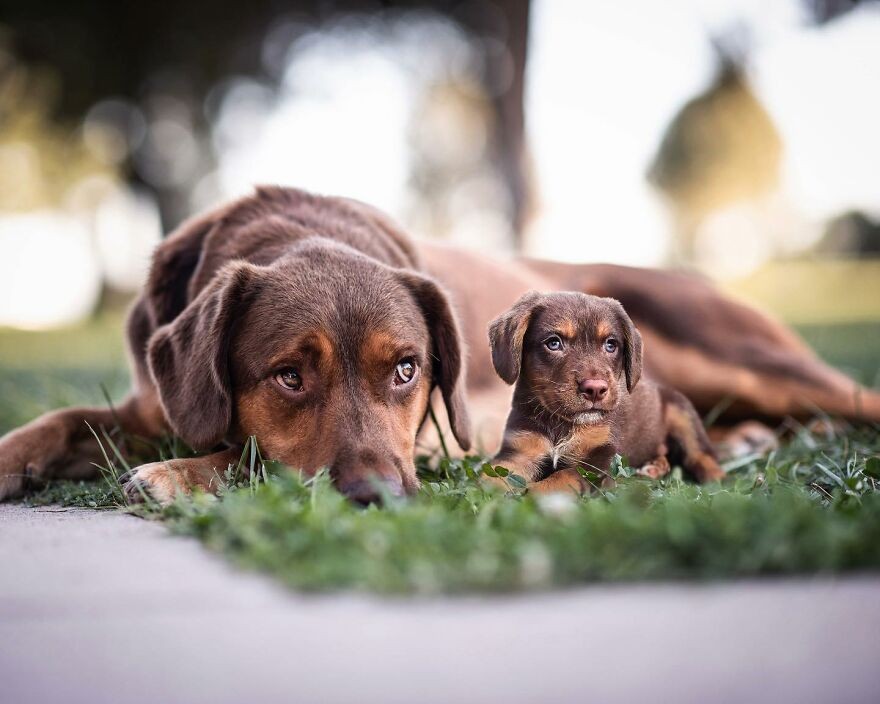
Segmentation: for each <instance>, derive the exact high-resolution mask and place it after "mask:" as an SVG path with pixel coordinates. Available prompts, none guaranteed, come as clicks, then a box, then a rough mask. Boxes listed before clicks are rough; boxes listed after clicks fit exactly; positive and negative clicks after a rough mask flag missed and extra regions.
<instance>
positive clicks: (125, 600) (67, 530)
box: [0, 505, 880, 704]
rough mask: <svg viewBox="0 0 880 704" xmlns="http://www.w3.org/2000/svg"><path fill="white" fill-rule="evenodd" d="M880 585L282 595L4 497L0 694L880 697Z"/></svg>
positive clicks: (146, 539)
mask: <svg viewBox="0 0 880 704" xmlns="http://www.w3.org/2000/svg"><path fill="white" fill-rule="evenodd" d="M878 658H880V579H878V578H876V577H873V578H870V579H869V578H861V579H846V580H840V581H799V582H776V583H772V582H760V583H755V582H751V583H740V584H734V585H726V586H675V585H660V586H636V587H597V588H586V589H578V590H572V591H568V592H562V593H553V594H545V595H540V596H529V597H517V598H512V597H499V598H492V599H489V598H468V599H436V600H405V599H404V600H390V599H377V598H371V597H362V596H353V595H341V596H324V597H308V596H302V595H297V594H290V593H287V592H285V591H283V590H281V589H280V588H278V587H276V586H275V585H274V584H272V583H271V582H269V581H266V580H264V579H262V578H260V577H257V576H253V575H245V574H241V573H238V572H236V571H235V570H234V569H232V568H230V567H228V566H227V565H226V563H225V562H223V561H222V560H220V559H219V558H216V557H213V556H211V555H209V554H207V553H205V552H204V551H203V550H202V548H201V547H200V546H199V545H198V544H197V543H195V542H193V541H190V540H186V539H182V538H175V537H171V536H169V535H168V534H167V533H166V531H165V529H164V528H163V527H162V526H161V525H156V524H152V523H149V522H147V521H143V520H140V519H137V518H133V517H131V516H127V515H124V514H119V513H102V512H90V511H81V510H69V511H60V510H59V509H28V508H24V507H21V506H9V505H0V702H2V703H3V704H28V703H29V702H64V703H65V704H77V703H78V702H83V703H90V704H101V703H103V702H107V703H108V704H109V703H112V704H125V703H128V702H144V703H147V702H149V703H150V704H173V703H176V702H181V703H183V702H186V703H187V704H198V703H200V702H205V703H206V704H207V703H210V704H223V703H225V702H242V703H250V702H254V703H260V704H265V703H270V702H291V703H296V704H305V703H307V702H363V703H368V702H383V703H386V702H387V703H392V704H393V703H395V702H401V703H402V704H403V703H405V704H421V703H427V702H456V703H458V704H461V703H464V702H489V703H494V702H504V703H505V704H509V703H514V702H541V703H544V702H603V703H604V702H639V704H645V703H646V702H651V704H658V703H661V702H675V703H676V704H685V703H687V702H701V703H705V702H713V703H714V702H749V703H750V704H751V703H754V702H774V703H775V704H781V703H783V702H798V703H799V704H803V703H806V702H830V701H834V702H847V703H849V702H877V701H880V667H878Z"/></svg>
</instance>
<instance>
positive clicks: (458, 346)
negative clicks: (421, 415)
mask: <svg viewBox="0 0 880 704" xmlns="http://www.w3.org/2000/svg"><path fill="white" fill-rule="evenodd" d="M400 277H401V281H402V282H403V284H404V285H405V286H406V287H407V288H408V289H409V290H410V292H411V293H412V294H413V296H414V297H415V299H416V301H417V302H418V304H419V307H420V308H421V309H422V313H423V314H424V316H425V322H426V323H427V325H428V330H429V331H430V333H431V343H432V346H433V351H432V354H433V357H434V368H433V370H432V371H433V374H432V377H433V379H434V383H435V384H437V385H438V386H439V387H440V392H441V393H442V394H443V402H444V403H445V404H446V413H447V415H448V416H449V425H450V427H451V428H452V434H453V435H455V439H456V441H457V442H458V445H459V447H461V449H462V450H469V449H470V447H471V422H470V417H469V416H468V411H467V395H466V393H467V392H466V389H465V346H464V338H463V337H462V335H461V332H460V330H459V326H458V321H457V320H456V317H455V313H454V312H453V310H452V306H451V305H450V302H449V297H448V295H447V294H446V292H445V291H443V289H442V288H440V286H439V285H437V283H436V282H434V281H433V280H431V279H429V278H428V277H426V276H422V275H420V274H413V273H412V272H405V273H402V274H401V275H400Z"/></svg>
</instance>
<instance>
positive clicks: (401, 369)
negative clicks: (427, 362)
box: [394, 358, 416, 386]
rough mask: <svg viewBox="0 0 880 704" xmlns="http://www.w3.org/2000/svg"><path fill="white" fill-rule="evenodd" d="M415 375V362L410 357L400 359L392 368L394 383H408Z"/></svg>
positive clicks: (398, 384)
mask: <svg viewBox="0 0 880 704" xmlns="http://www.w3.org/2000/svg"><path fill="white" fill-rule="evenodd" d="M415 375H416V362H415V360H414V359H412V358H407V359H401V360H400V362H398V364H397V366H396V367H395V368H394V384H395V385H396V386H400V385H401V384H408V383H409V382H411V381H412V380H413V377H415Z"/></svg>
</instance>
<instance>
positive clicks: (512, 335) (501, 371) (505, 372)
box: [489, 291, 544, 384]
mask: <svg viewBox="0 0 880 704" xmlns="http://www.w3.org/2000/svg"><path fill="white" fill-rule="evenodd" d="M543 298H544V295H543V294H541V293H538V292H537V291H529V292H528V293H526V294H524V295H523V296H521V297H520V298H519V300H518V301H517V302H516V303H514V304H513V307H512V308H511V309H510V310H508V311H507V312H506V313H502V314H501V315H499V316H498V317H497V318H495V320H493V321H492V322H491V323H490V324H489V345H490V346H491V348H492V364H493V365H494V366H495V371H496V372H497V373H498V376H500V377H501V378H502V379H503V380H504V381H505V382H506V383H508V384H513V383H515V382H516V380H517V379H519V372H520V368H521V366H522V348H523V340H524V339H525V336H526V330H528V329H529V322H530V321H531V319H532V315H534V313H535V310H536V308H537V306H538V305H539V304H540V302H541V300H542V299H543Z"/></svg>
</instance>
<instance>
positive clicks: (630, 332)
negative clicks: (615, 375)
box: [607, 298, 642, 391]
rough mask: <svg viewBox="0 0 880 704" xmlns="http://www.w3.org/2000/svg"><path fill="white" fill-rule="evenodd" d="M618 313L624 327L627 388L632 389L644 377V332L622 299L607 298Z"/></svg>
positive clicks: (624, 366) (619, 320)
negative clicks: (637, 325) (623, 304)
mask: <svg viewBox="0 0 880 704" xmlns="http://www.w3.org/2000/svg"><path fill="white" fill-rule="evenodd" d="M607 300H608V301H610V303H611V306H612V308H614V311H615V313H616V314H617V320H618V322H619V323H620V327H621V328H622V329H623V370H624V372H625V373H626V390H627V391H632V390H633V389H634V388H635V385H636V384H638V383H639V379H641V378H642V334H641V333H640V332H639V331H638V330H637V329H636V326H635V324H634V323H633V321H632V318H630V317H629V315H628V314H627V312H626V310H625V309H624V307H623V306H622V305H621V303H620V301H618V300H615V299H614V298H609V299H607Z"/></svg>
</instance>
